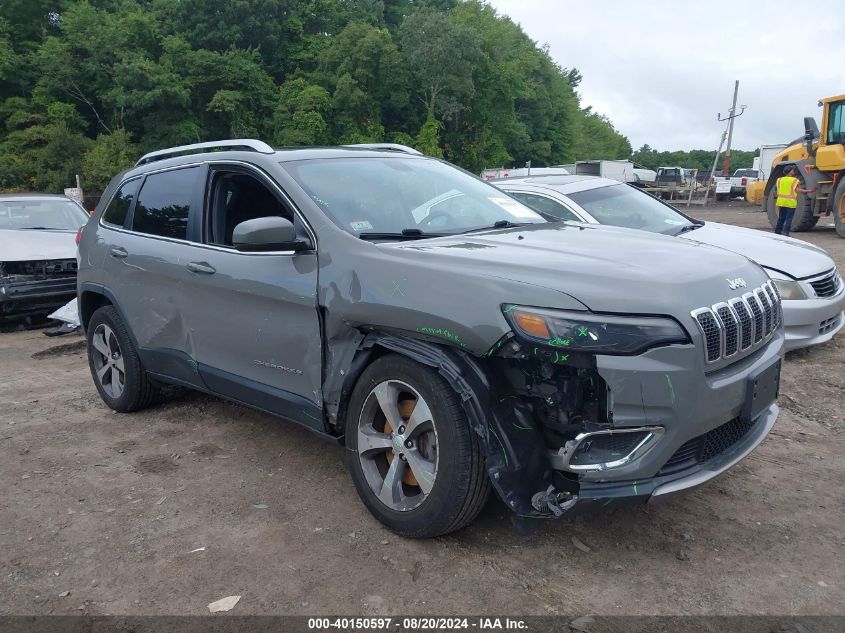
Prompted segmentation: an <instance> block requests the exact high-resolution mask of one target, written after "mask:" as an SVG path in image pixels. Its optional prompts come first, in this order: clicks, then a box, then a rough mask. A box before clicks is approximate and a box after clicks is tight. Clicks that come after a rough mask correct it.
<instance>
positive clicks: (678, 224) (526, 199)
mask: <svg viewBox="0 0 845 633" xmlns="http://www.w3.org/2000/svg"><path fill="white" fill-rule="evenodd" d="M492 184H494V185H496V186H497V187H499V188H500V189H502V190H503V191H506V192H507V193H508V194H510V195H511V196H513V197H514V198H516V199H517V200H519V201H521V202H523V203H524V204H526V205H527V206H529V207H531V208H532V209H534V210H535V211H538V212H540V213H542V214H543V215H545V216H546V217H547V218H556V219H559V220H569V221H574V222H586V223H589V224H608V225H612V226H621V227H627V228H631V229H639V230H643V231H652V232H655V233H664V234H668V235H677V236H678V237H679V238H681V239H686V240H690V241H694V242H701V243H703V244H710V245H712V246H719V247H721V248H724V249H726V250H729V251H733V252H735V253H739V254H741V255H745V256H746V257H748V258H749V259H751V260H753V261H755V262H757V263H758V264H759V265H760V266H762V267H763V268H764V269H765V270H766V272H767V273H768V274H769V276H770V277H771V278H772V280H773V281H774V282H775V285H776V286H777V288H778V290H779V291H780V294H781V297H782V298H783V299H784V301H783V319H784V325H785V329H786V344H785V345H784V349H785V350H787V351H788V350H792V349H798V348H801V347H807V346H809V345H816V344H818V343H824V342H825V341H828V340H830V339H831V338H833V335H834V334H836V333H837V332H838V331H839V330H840V329H842V326H843V324H845V315H844V314H843V312H842V309H843V305H845V283H843V281H842V278H841V277H840V276H839V273H838V272H837V270H836V265H835V264H834V262H833V260H832V259H831V258H830V256H829V255H828V254H827V253H826V252H825V251H824V250H823V249H821V248H819V247H817V246H814V245H812V244H809V243H807V242H804V241H801V240H796V239H793V238H790V237H783V236H780V235H775V234H774V233H766V232H763V231H758V230H755V229H746V228H741V227H737V226H730V225H728V224H719V223H717V222H703V221H701V220H695V219H693V218H691V217H689V216H687V215H684V214H683V213H681V212H680V211H678V210H677V209H675V208H674V207H672V206H669V205H668V204H666V203H664V202H661V201H660V200H658V199H657V198H655V197H654V196H652V195H649V194H648V193H645V192H644V191H642V190H640V189H637V188H636V187H632V186H630V185H626V184H623V183H620V182H618V181H616V180H608V179H607V178H596V177H593V176H536V177H533V176H532V177H527V178H507V179H501V180H494V181H492ZM666 265H667V269H669V270H671V265H672V263H671V262H666Z"/></svg>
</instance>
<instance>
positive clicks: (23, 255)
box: [0, 229, 76, 262]
mask: <svg viewBox="0 0 845 633" xmlns="http://www.w3.org/2000/svg"><path fill="white" fill-rule="evenodd" d="M75 257H76V231H19V230H13V229H0V261H4V262H20V261H27V260H32V259H74V258H75Z"/></svg>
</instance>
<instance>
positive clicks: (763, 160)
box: [758, 143, 788, 180]
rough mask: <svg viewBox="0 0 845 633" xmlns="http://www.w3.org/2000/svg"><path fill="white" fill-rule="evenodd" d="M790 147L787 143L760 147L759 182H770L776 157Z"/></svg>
mask: <svg viewBox="0 0 845 633" xmlns="http://www.w3.org/2000/svg"><path fill="white" fill-rule="evenodd" d="M787 147H788V145H787V144H786V143H778V144H775V145H761V146H760V167H759V176H760V177H759V178H758V180H768V179H769V174H770V173H771V171H772V160H774V157H775V156H776V155H777V154H779V153H780V152H782V151H783V150H785V149H786V148H787Z"/></svg>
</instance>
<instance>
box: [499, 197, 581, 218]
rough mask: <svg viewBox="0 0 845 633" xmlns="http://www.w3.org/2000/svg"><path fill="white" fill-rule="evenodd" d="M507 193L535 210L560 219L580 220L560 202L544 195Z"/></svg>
mask: <svg viewBox="0 0 845 633" xmlns="http://www.w3.org/2000/svg"><path fill="white" fill-rule="evenodd" d="M508 193H509V194H510V195H512V196H513V197H514V198H516V199H517V200H519V201H520V202H522V203H523V204H525V205H527V206H529V207H531V208H532V209H534V210H535V211H540V212H541V213H547V214H549V215H551V216H553V217H555V218H559V219H561V220H574V221H576V222H580V221H581V218H579V217H578V216H577V215H575V214H574V213H572V211H570V210H569V209H567V208H566V207H565V206H563V205H562V204H561V203H560V202H557V201H556V200H552V199H551V198H547V197H546V196H538V195H535V194H533V193H523V192H521V191H509V192H508Z"/></svg>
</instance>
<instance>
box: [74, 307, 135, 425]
mask: <svg viewBox="0 0 845 633" xmlns="http://www.w3.org/2000/svg"><path fill="white" fill-rule="evenodd" d="M100 324H105V325H108V326H109V327H110V328H111V329H112V331H113V332H114V335H115V337H116V338H117V343H118V345H120V353H121V355H122V357H123V369H124V381H125V382H124V387H123V393H121V394H120V397H119V398H112V397H111V396H109V395H108V394H107V393H106V392H105V390H104V389H103V386H102V385H101V384H100V379H99V378H97V370H96V369H95V367H94V354H95V353H96V350H95V349H94V346H93V344H92V341H93V338H94V332H95V331H96V329H97V326H99V325H100ZM85 337H86V340H87V343H88V367H89V368H90V370H91V378H93V380H94V386H95V387H96V388H97V392H98V393H99V394H100V397H101V398H102V399H103V402H105V403H106V404H107V405H108V406H109V407H110V408H112V409H114V410H115V411H119V412H121V413H125V412H128V411H133V410H134V409H136V408H137V403H138V402H139V401H140V400H141V399H142V387H143V385H142V378H143V373H142V372H143V368H142V367H141V362H140V360H139V358H138V352H137V350H136V349H135V345H134V344H133V343H132V339H131V337H130V336H129V332H128V330H127V328H126V325H125V324H124V322H123V319H121V318H120V315H119V314H118V313H117V310H115V309H114V308H113V307H112V306H104V307H102V308H99V309H97V310H96V311H95V312H94V314H93V315H91V320H90V321H89V322H88V327H87V328H86V331H85Z"/></svg>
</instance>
